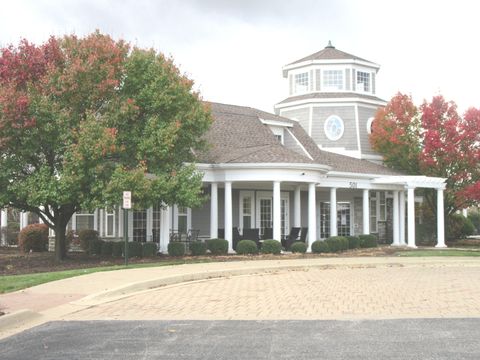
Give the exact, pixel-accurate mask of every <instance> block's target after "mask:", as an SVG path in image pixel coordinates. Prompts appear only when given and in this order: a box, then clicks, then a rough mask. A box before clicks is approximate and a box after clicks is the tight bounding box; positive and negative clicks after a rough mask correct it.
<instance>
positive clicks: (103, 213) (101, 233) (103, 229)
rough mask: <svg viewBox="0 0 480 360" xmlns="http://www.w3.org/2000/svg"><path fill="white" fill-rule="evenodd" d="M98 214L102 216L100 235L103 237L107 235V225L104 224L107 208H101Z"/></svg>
mask: <svg viewBox="0 0 480 360" xmlns="http://www.w3.org/2000/svg"><path fill="white" fill-rule="evenodd" d="M98 215H99V216H100V230H99V231H98V234H99V235H100V237H103V236H105V227H104V226H103V218H104V216H105V210H104V209H99V210H98Z"/></svg>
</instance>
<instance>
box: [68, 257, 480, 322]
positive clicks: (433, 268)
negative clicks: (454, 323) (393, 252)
mask: <svg viewBox="0 0 480 360" xmlns="http://www.w3.org/2000/svg"><path fill="white" fill-rule="evenodd" d="M417 317H480V266H463V265H462V264H461V263H459V264H456V265H448V266H446V265H441V264H428V265H406V266H404V265H383V266H381V265H371V266H353V265H352V266H337V267H323V268H310V269H304V270H295V271H292V270H288V271H287V270H280V271H277V272H274V273H271V274H261V275H248V276H235V277H231V278H223V279H212V280H205V281H198V282H190V283H183V284H177V285H172V286H167V287H163V288H157V289H153V290H148V291H143V292H141V293H137V294H133V295H132V296H129V297H127V298H124V299H121V300H117V301H112V302H108V303H104V304H101V305H98V306H93V307H91V308H88V309H85V310H81V311H79V312H77V313H75V314H71V315H69V316H67V317H65V320H87V319H139V320H144V319H149V320H153V319H158V320H161V319H172V320H176V319H191V320H194V319H199V320H206V319H209V320H226V319H238V320H252V319H254V320H270V319H366V318H368V319H382V318H417Z"/></svg>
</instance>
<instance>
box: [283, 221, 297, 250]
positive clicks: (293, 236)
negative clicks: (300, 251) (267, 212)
mask: <svg viewBox="0 0 480 360" xmlns="http://www.w3.org/2000/svg"><path fill="white" fill-rule="evenodd" d="M300 229H301V228H299V227H292V228H291V229H290V234H288V236H287V237H286V238H285V240H283V241H282V245H283V247H284V248H285V250H289V249H290V246H292V244H293V243H294V242H295V241H296V240H297V239H298V235H299V234H300Z"/></svg>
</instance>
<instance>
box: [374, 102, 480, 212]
mask: <svg viewBox="0 0 480 360" xmlns="http://www.w3.org/2000/svg"><path fill="white" fill-rule="evenodd" d="M479 129H480V110H479V109H475V108H470V109H468V110H467V111H466V112H465V114H464V116H463V117H462V116H460V115H459V114H458V112H457V106H456V105H455V103H454V102H447V101H445V99H444V98H443V97H442V96H435V97H434V98H433V99H432V101H431V102H427V101H424V102H423V104H422V105H421V106H420V107H416V106H415V105H414V104H413V102H412V99H411V97H410V96H407V95H403V94H400V93H399V94H397V95H396V96H394V97H393V98H392V99H391V100H390V102H389V103H388V104H387V106H386V107H385V108H382V109H380V110H379V111H378V112H377V114H376V117H375V120H374V122H373V127H372V134H371V136H370V142H371V144H372V147H373V149H374V150H375V151H377V152H379V153H380V154H382V155H383V157H384V160H385V163H386V164H387V165H388V166H390V167H393V168H395V169H398V170H402V171H404V172H406V173H407V174H409V175H427V176H433V177H442V178H446V179H447V180H446V183H447V187H446V191H445V212H446V215H450V214H453V213H454V212H456V211H457V210H460V209H463V208H466V207H469V206H472V205H476V204H478V202H479V201H480V167H479V163H480V135H479V134H480V132H479ZM424 195H425V197H426V199H427V202H428V204H429V206H430V207H431V208H432V210H435V207H436V201H435V194H433V193H432V192H431V191H425V194H424Z"/></svg>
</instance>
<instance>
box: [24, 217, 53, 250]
mask: <svg viewBox="0 0 480 360" xmlns="http://www.w3.org/2000/svg"><path fill="white" fill-rule="evenodd" d="M47 245H48V226H47V225H45V224H32V225H28V226H26V227H24V228H23V229H22V230H21V231H20V233H19V234H18V246H19V247H20V249H21V250H22V251H23V252H29V251H30V250H31V251H45V250H47Z"/></svg>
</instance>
